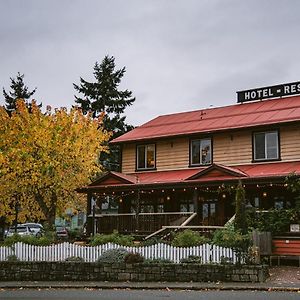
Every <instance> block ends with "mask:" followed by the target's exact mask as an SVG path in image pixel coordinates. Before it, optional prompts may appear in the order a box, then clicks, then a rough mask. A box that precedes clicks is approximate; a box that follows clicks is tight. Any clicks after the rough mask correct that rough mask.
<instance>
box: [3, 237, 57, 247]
mask: <svg viewBox="0 0 300 300" xmlns="http://www.w3.org/2000/svg"><path fill="white" fill-rule="evenodd" d="M18 242H22V243H24V244H28V245H35V246H48V245H50V244H51V242H52V241H51V240H49V239H48V238H47V237H46V236H42V237H35V236H30V235H28V236H20V235H18V234H14V235H13V236H10V237H7V238H6V239H5V240H4V242H3V243H2V244H3V245H4V246H12V245H13V244H15V243H18Z"/></svg>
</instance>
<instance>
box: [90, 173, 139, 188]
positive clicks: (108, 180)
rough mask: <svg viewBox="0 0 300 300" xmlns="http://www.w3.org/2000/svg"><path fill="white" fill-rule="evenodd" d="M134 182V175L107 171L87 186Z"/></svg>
mask: <svg viewBox="0 0 300 300" xmlns="http://www.w3.org/2000/svg"><path fill="white" fill-rule="evenodd" d="M134 183H136V180H135V176H132V175H125V174H122V173H119V172H112V171H111V172H107V173H105V174H104V175H102V176H101V177H100V178H98V179H97V180H95V181H94V182H92V183H91V184H90V185H89V186H101V185H106V186H107V185H119V184H134Z"/></svg>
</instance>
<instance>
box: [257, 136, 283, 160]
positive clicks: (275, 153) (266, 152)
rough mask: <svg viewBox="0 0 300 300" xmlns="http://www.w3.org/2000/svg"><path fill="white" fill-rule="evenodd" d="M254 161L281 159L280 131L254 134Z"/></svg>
mask: <svg viewBox="0 0 300 300" xmlns="http://www.w3.org/2000/svg"><path fill="white" fill-rule="evenodd" d="M253 143H254V147H253V149H254V155H253V158H254V160H257V161H261V160H272V159H279V141H278V131H277V130H275V131H267V132H257V133H254V134H253Z"/></svg>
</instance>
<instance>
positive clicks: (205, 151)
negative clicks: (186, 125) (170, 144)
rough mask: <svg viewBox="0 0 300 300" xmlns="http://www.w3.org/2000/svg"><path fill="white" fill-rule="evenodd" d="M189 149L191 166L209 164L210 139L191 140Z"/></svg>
mask: <svg viewBox="0 0 300 300" xmlns="http://www.w3.org/2000/svg"><path fill="white" fill-rule="evenodd" d="M190 147H191V148H190V149H191V151H190V155H191V157H190V161H191V165H192V166H195V165H209V164H211V139H199V140H192V141H191V146H190Z"/></svg>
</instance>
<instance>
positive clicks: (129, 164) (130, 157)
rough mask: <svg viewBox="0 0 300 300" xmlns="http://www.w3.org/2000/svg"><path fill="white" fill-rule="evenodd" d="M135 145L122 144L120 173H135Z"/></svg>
mask: <svg viewBox="0 0 300 300" xmlns="http://www.w3.org/2000/svg"><path fill="white" fill-rule="evenodd" d="M135 151H136V147H135V144H124V145H123V150H122V172H123V173H133V172H135Z"/></svg>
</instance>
